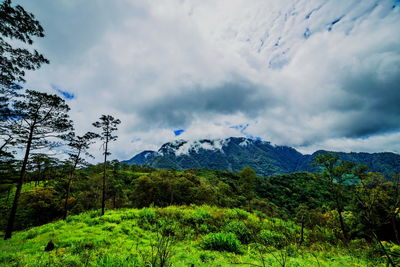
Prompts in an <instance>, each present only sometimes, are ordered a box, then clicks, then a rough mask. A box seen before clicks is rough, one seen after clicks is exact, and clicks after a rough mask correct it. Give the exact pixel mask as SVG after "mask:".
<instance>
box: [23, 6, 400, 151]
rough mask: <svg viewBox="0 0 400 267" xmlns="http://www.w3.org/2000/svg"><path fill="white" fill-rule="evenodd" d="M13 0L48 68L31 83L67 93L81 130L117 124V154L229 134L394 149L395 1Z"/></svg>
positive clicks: (397, 105)
mask: <svg viewBox="0 0 400 267" xmlns="http://www.w3.org/2000/svg"><path fill="white" fill-rule="evenodd" d="M16 3H20V4H22V5H23V6H24V8H25V9H26V10H28V11H30V12H32V13H34V14H35V15H36V17H37V19H38V20H39V21H40V22H41V24H42V26H43V27H44V28H45V31H46V37H45V38H42V39H40V40H37V41H36V42H35V48H37V49H38V50H39V51H40V52H42V53H43V54H44V55H45V56H46V57H47V58H48V59H49V60H50V61H51V63H50V64H49V65H47V66H44V67H42V68H41V69H40V70H38V71H35V72H30V73H28V74H27V77H26V78H27V81H28V82H27V84H26V86H27V87H29V88H32V89H37V90H42V91H46V92H53V93H57V94H59V95H60V96H62V97H64V98H65V99H66V101H67V102H68V104H69V105H70V106H71V109H72V111H71V117H72V118H73V119H74V121H75V128H76V129H77V131H78V133H84V132H85V131H87V130H92V131H93V130H94V129H93V128H92V127H91V123H92V122H94V121H95V120H97V118H98V117H99V116H100V115H101V114H111V115H113V116H115V117H117V118H119V119H120V120H121V121H122V124H121V126H120V129H119V131H118V135H119V139H118V141H117V142H115V143H114V144H112V145H111V149H112V152H113V156H114V157H116V158H119V159H127V158H130V157H131V156H132V155H134V154H136V153H137V152H140V151H141V150H144V149H157V148H158V147H159V146H160V145H161V144H162V143H164V142H167V141H171V140H174V139H177V138H182V139H198V138H223V137H229V136H249V137H253V138H256V137H259V138H262V139H263V140H268V141H271V142H272V143H274V144H279V145H289V146H294V147H296V148H297V149H299V150H300V151H302V152H305V153H309V152H313V151H315V150H317V149H327V150H340V151H366V152H379V151H393V152H397V153H400V1H398V0H396V1H395V0H381V1H378V0H363V1H359V0H335V1H333V0H331V1H329V0H327V1H324V0H296V1H295V0H251V1H249V0H152V1H147V0H116V1H100V0H99V1H87V0H59V1H54V0H41V1H22V0H21V1H16ZM94 152H95V154H97V155H99V154H100V150H99V146H97V147H96V148H94Z"/></svg>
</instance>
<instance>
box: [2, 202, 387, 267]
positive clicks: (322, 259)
mask: <svg viewBox="0 0 400 267" xmlns="http://www.w3.org/2000/svg"><path fill="white" fill-rule="evenodd" d="M300 231H301V229H300V227H299V226H298V225H296V224H295V223H293V222H291V221H283V220H280V219H277V218H270V217H267V216H265V215H263V214H262V213H249V212H246V211H244V210H242V209H227V208H225V209H224V208H216V207H210V206H180V207H177V206H169V207H166V208H152V207H151V208H144V209H120V210H110V211H107V213H106V215H104V216H99V215H98V213H97V211H90V212H85V213H82V214H79V215H75V216H70V217H68V219H67V220H66V221H62V220H60V221H56V222H53V223H49V224H46V225H42V226H39V227H34V228H30V229H28V230H25V231H21V232H16V233H15V234H14V235H13V237H12V238H11V239H9V240H1V241H0V264H1V265H2V266H299V267H300V266H338V267H339V266H340V267H343V266H385V264H384V259H383V258H381V257H375V256H374V255H375V254H374V249H373V248H370V247H369V246H368V245H367V244H365V242H364V241H363V240H353V241H352V243H350V244H349V245H348V246H343V244H341V243H338V241H337V239H336V238H335V237H334V234H333V233H332V232H331V231H330V230H329V229H327V228H319V229H318V230H314V231H307V230H306V231H305V234H304V241H303V242H302V244H301V245H300V244H299V243H300V242H299V241H300ZM50 240H51V241H52V243H53V244H54V249H51V250H50V251H45V248H46V246H47V245H48V243H49V241H50Z"/></svg>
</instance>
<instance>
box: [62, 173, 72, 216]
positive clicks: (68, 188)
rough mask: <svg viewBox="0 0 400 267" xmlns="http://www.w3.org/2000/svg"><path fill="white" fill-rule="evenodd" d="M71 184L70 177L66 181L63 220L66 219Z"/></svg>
mask: <svg viewBox="0 0 400 267" xmlns="http://www.w3.org/2000/svg"><path fill="white" fill-rule="evenodd" d="M71 183H72V176H70V178H69V179H68V185H67V195H66V196H65V202H64V215H63V220H65V219H67V216H68V198H69V193H70V192H71Z"/></svg>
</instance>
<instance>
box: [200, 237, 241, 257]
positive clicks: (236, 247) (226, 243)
mask: <svg viewBox="0 0 400 267" xmlns="http://www.w3.org/2000/svg"><path fill="white" fill-rule="evenodd" d="M203 247H204V248H205V249H209V250H218V251H228V252H234V253H238V254H241V253H242V248H241V244H240V241H239V240H238V238H237V237H236V235H235V234H233V233H211V234H208V235H206V236H205V237H204V239H203Z"/></svg>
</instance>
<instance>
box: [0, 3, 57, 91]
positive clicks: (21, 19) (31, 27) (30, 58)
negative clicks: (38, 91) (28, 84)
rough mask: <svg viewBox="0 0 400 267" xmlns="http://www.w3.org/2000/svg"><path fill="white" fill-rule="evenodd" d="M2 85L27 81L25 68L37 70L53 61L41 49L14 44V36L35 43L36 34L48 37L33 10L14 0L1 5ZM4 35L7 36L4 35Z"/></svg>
mask: <svg viewBox="0 0 400 267" xmlns="http://www.w3.org/2000/svg"><path fill="white" fill-rule="evenodd" d="M0 34H1V36H0V52H1V61H0V68H1V74H0V85H1V86H2V87H5V88H6V89H10V88H11V89H12V86H13V85H14V83H15V82H24V81H25V80H24V75H25V70H35V69H37V68H39V67H40V66H41V65H42V64H43V63H49V61H48V60H47V59H46V58H45V57H44V56H43V55H41V54H40V53H39V52H38V51H36V50H34V51H33V52H31V51H29V50H28V49H26V48H19V47H17V48H14V47H13V46H12V45H11V44H10V42H7V41H6V40H5V39H4V38H8V39H10V40H14V39H16V40H18V41H21V42H23V43H25V44H29V45H32V44H33V39H32V38H33V37H44V30H43V28H42V26H41V25H40V23H39V21H37V20H36V19H35V16H34V15H33V14H32V13H29V12H26V11H25V9H24V8H23V7H22V6H20V5H17V6H15V7H12V6H11V0H5V1H3V3H2V4H1V5H0ZM3 37H4V38H3Z"/></svg>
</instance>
